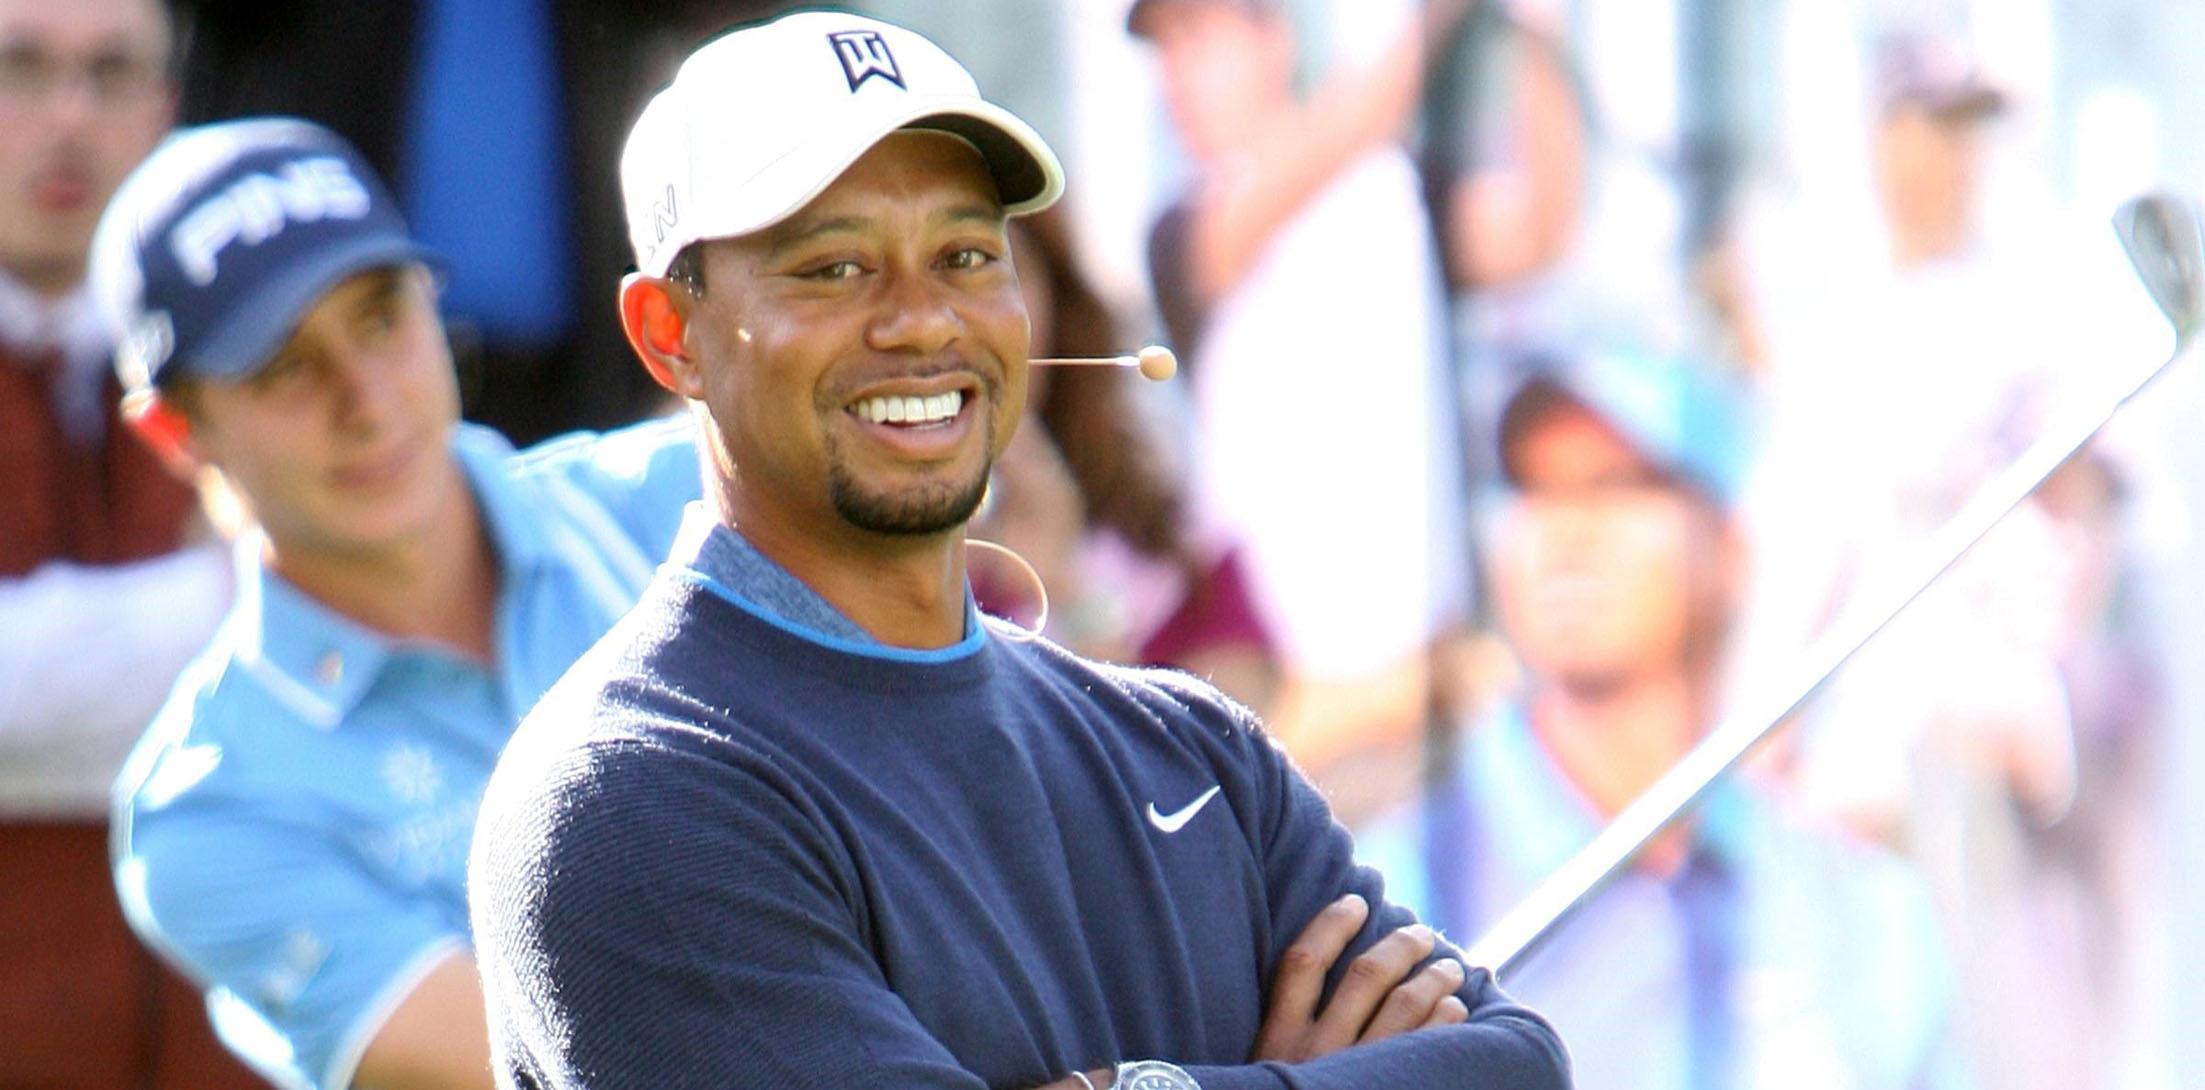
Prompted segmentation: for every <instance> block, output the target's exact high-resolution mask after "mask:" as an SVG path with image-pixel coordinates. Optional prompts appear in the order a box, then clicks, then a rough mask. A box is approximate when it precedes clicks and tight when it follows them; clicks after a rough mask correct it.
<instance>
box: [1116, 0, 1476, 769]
mask: <svg viewBox="0 0 2205 1090" xmlns="http://www.w3.org/2000/svg"><path fill="white" fill-rule="evenodd" d="M1469 6H1470V5H1469V4H1467V3H1463V2H1460V0H1438V2H1434V3H1432V4H1430V5H1428V6H1423V7H1420V8H1419V9H1418V10H1417V11H1415V12H1414V13H1413V17H1412V18H1410V19H1409V20H1408V21H1407V22H1406V23H1405V24H1404V26H1403V27H1402V28H1401V30H1400V31H1399V33H1398V34H1397V35H1396V36H1395V37H1394V39H1393V40H1392V43H1391V44H1390V45H1389V47H1388V48H1387V49H1386V51H1385V53H1384V54H1383V55H1382V56H1381V57H1379V58H1378V59H1377V60H1376V61H1375V62H1374V63H1372V64H1370V65H1368V66H1367V67H1353V68H1348V69H1344V70H1342V71H1341V72H1340V74H1338V75H1335V76H1333V77H1331V78H1330V79H1328V80H1327V81H1325V82H1324V83H1323V84H1322V85H1321V86H1319V87H1317V88H1316V89H1315V90H1314V91H1313V92H1312V93H1311V94H1310V95H1309V96H1308V97H1307V98H1306V99H1298V98H1297V97H1296V95H1295V91H1294V68H1295V61H1296V41H1295V36H1294V30H1293V27H1292V25H1291V21H1290V19H1289V18H1288V15H1287V13H1286V12H1284V11H1283V10H1281V8H1280V6H1279V5H1278V4H1276V3H1272V2H1267V0H1141V2H1139V3H1136V4H1134V5H1133V7H1132V10H1131V12H1130V14H1129V16H1128V20H1129V21H1128V26H1129V28H1130V29H1131V31H1132V32H1133V33H1134V34H1135V35H1137V36H1139V37H1141V38H1144V39H1146V40H1148V41H1149V42H1151V43H1153V44H1154V46H1155V49H1156V55H1157V58H1158V61H1159V62H1160V65H1161V72H1162V76H1163V87H1164V92H1165V99H1166V103H1167V105H1168V106H1169V107H1170V114H1171V119H1172V122H1173V124H1174V126H1175V127H1176V129H1177V131H1178V134H1179V139H1180V143H1181V144H1182V145H1183V147H1184V149H1185V151H1186V152H1187V154H1188V156H1189V157H1190V159H1191V160H1192V166H1193V175H1192V180H1191V184H1190V186H1189V188H1188V189H1187V191H1186V192H1185V193H1184V194H1183V195H1182V196H1181V197H1180V198H1179V200H1178V201H1177V202H1176V203H1175V204H1173V205H1172V206H1171V207H1170V209H1168V210H1167V211H1166V212H1165V213H1164V215H1163V217H1162V219H1161V220H1160V221H1159V222H1158V223H1157V225H1156V228H1155V232H1154V234H1153V236H1152V238H1151V246H1150V253H1151V264H1152V271H1153V274H1154V282H1155V285H1156V292H1157V300H1158V303H1159V304H1160V306H1161V308H1162V310H1163V313H1164V316H1165V319H1166V323H1167V325H1168V326H1169V328H1170V330H1171V336H1172V340H1173V342H1174V345H1175V347H1177V348H1178V349H1179V352H1180V356H1181V359H1182V361H1183V362H1184V363H1185V365H1186V366H1187V370H1188V373H1189V380H1190V381H1191V383H1192V386H1193V391H1194V404H1195V425H1196V432H1195V436H1196V438H1195V442H1196V446H1197V469H1196V474H1195V476H1196V481H1197V491H1196V500H1195V502H1196V503H1197V504H1198V505H1199V509H1200V517H1202V518H1212V519H1215V520H1216V521H1217V522H1218V523H1219V524H1221V525H1222V526H1223V527H1224V529H1225V530H1226V531H1227V532H1228V533H1230V534H1231V535H1233V536H1234V537H1236V538H1237V539H1238V540H1240V541H1242V542H1244V543H1245V547H1246V549H1247V552H1246V556H1247V560H1248V574H1249V578H1250V582H1251V583H1252V585H1253V586H1254V589H1255V598H1256V603H1257V607H1258V609H1259V611H1260V613H1261V616H1262V618H1263V620H1264V622H1265V623H1266V625H1267V626H1268V627H1269V628H1270V630H1271V631H1272V633H1273V634H1274V635H1275V636H1276V638H1277V639H1278V643H1279V649H1280V657H1281V663H1282V667H1283V669H1284V678H1285V688H1284V689H1283V691H1282V694H1281V697H1280V700H1279V702H1278V703H1277V705H1276V706H1275V707H1274V709H1273V714H1272V716H1271V718H1270V720H1269V722H1270V725H1271V727H1272V729H1273V731H1274V732H1275V734H1276V735H1277V736H1278V737H1279V738H1280V739H1281V740H1282V741H1283V742H1284V744H1285V745H1287V747H1288V748H1290V749H1291V750H1293V751H1294V753H1295V755H1296V757H1297V758H1298V759H1299V760H1300V761H1301V762H1302V763H1303V764H1304V766H1305V767H1306V768H1308V769H1309V770H1310V772H1311V774H1312V776H1313V777H1315V778H1317V779H1318V780H1319V781H1320V782H1324V783H1327V785H1328V786H1332V785H1334V784H1335V783H1337V782H1339V777H1340V774H1339V770H1338V769H1337V768H1334V767H1333V766H1334V765H1335V763H1336V762H1338V761H1341V760H1343V759H1345V758H1347V757H1348V756H1349V755H1351V754H1352V753H1354V752H1355V751H1356V750H1359V749H1364V748H1367V747H1373V746H1384V745H1386V744H1388V743H1392V742H1399V741H1401V740H1403V739H1412V740H1413V739H1414V738H1415V737H1416V734H1417V731H1418V728H1420V727H1421V725H1422V723H1423V715H1424V709H1425V705H1426V696H1427V669H1426V665H1427V654H1426V651H1427V647H1428V645H1429V643H1430V642H1431V641H1432V640H1433V638H1434V637H1435V635H1436V634H1437V633H1438V632H1439V631H1441V630H1442V629H1443V628H1444V627H1445V626H1447V625H1448V624H1450V623H1453V622H1455V621H1457V620H1459V619H1460V618H1461V617H1462V616H1463V614H1464V613H1465V612H1466V610H1467V604H1466V601H1465V599H1466V597H1467V587H1466V583H1467V579H1466V578H1465V577H1464V573H1463V572H1462V571H1461V568H1462V565H1461V564H1460V562H1459V561H1458V560H1457V559H1456V557H1457V555H1458V553H1459V551H1460V547H1461V535H1460V524H1461V510H1460V507H1461V499H1462V498H1461V487H1460V483H1459V476H1458V472H1459V466H1458V465H1457V462H1458V459H1457V458H1456V456H1455V454H1454V452H1455V451H1456V449H1457V446H1456V442H1455V422H1454V413H1453V411H1452V408H1451V405H1450V403H1449V399H1448V398H1447V397H1446V396H1444V392H1445V391H1446V390H1448V389H1449V387H1448V384H1447V377H1446V372H1445V368H1446V354H1445V350H1444V341H1445V330H1444V324H1443V304H1442V300H1441V286H1440V276H1439V259H1438V255H1437V253H1436V248H1435V246H1434V244H1433V238H1432V228H1431V222H1430V219H1429V217H1428V216H1427V215H1426V212H1425V209H1424V206H1423V202H1422V200H1421V198H1420V196H1419V183H1418V178H1417V174H1416V169H1415V167H1414V165H1413V164H1412V163H1411V162H1410V160H1409V157H1408V155H1407V153H1406V152H1404V151H1403V150H1402V149H1401V148H1400V147H1399V146H1398V144H1397V140H1398V139H1399V137H1400V136H1401V135H1402V132H1403V130H1404V128H1405V127H1406V125H1407V123H1408V120H1409V117H1410V115H1411V114H1412V112H1413V110H1414V108H1415V105H1416V103H1417V101H1418V94H1419V92H1420V90H1421V88H1422V86H1423V79H1422V77H1423V73H1424V72H1425V70H1426V60H1427V58H1426V56H1425V51H1426V49H1427V48H1429V46H1430V44H1431V43H1434V42H1439V41H1444V40H1446V34H1447V31H1448V30H1449V29H1451V28H1452V27H1453V25H1454V24H1455V22H1456V21H1457V20H1459V19H1460V18H1462V17H1463V15H1464V13H1465V11H1466V9H1467V8H1468V7H1469ZM1335 803H1336V805H1337V806H1339V807H1340V808H1341V809H1344V810H1350V811H1352V810H1353V809H1355V806H1354V805H1353V804H1352V802H1351V801H1350V800H1347V799H1339V798H1336V799H1335Z"/></svg>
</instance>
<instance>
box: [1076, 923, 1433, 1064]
mask: <svg viewBox="0 0 2205 1090" xmlns="http://www.w3.org/2000/svg"><path fill="white" fill-rule="evenodd" d="M1369 917H1370V905H1369V903H1368V902H1365V901H1364V900H1363V899H1362V898H1361V897H1358V896H1356V895H1354V894H1349V895H1347V896H1345V897H1342V898H1340V899H1339V900H1337V901H1334V902H1333V903H1332V904H1330V905H1327V906H1326V907H1325V910H1324V911H1322V912H1320V913H1318V914H1317V918H1316V919H1314V920H1312V921H1310V924H1309V927H1308V928H1307V929H1306V930H1304V931H1303V932H1302V934H1301V937H1300V938H1298V939H1296V940H1295V941H1294V944H1293V945H1292V946H1289V947H1288V948H1287V950H1286V953H1285V955H1284V956H1283V957H1281V958H1280V959H1279V971H1278V977H1277V979H1276V980H1275V981H1274V982H1273V983H1272V985H1271V995H1270V1000H1269V1002H1268V1004H1267V1005H1266V1007H1265V1010H1264V1019H1263V1028H1262V1029H1261V1030H1260V1031H1259V1032H1258V1033H1257V1035H1256V1047H1255V1051H1254V1052H1253V1053H1251V1054H1250V1056H1249V1059H1250V1060H1251V1061H1252V1062H1256V1063H1263V1062H1270V1061H1276V1062H1279V1063H1300V1062H1303V1061H1305V1060H1313V1059H1316V1058H1317V1057H1319V1056H1327V1055H1330V1054H1332V1053H1335V1052H1338V1051H1340V1050H1342V1049H1345V1048H1350V1047H1353V1046H1355V1045H1359V1044H1368V1043H1370V1042H1373V1041H1381V1040H1384V1039H1386V1038H1388V1037H1394V1036H1398V1035H1400V1034H1404V1033H1410V1032H1414V1031H1416V1030H1420V1029H1429V1028H1432V1027H1435V1026H1452V1025H1459V1024H1461V1023H1462V1022H1463V1021H1464V1020H1466V1019H1468V1018H1469V1017H1470V1008H1469V1006H1468V1005H1467V1004H1465V1003H1463V1001H1462V999H1461V997H1459V996H1457V995H1456V994H1455V990H1456V989H1458V988H1460V987H1462V985H1463V983H1464V978H1465V971H1464V969H1463V966H1462V963H1461V962H1459V961H1456V960H1455V959H1453V958H1441V959H1439V960H1437V961H1432V962H1430V963H1429V964H1425V965H1424V967H1423V968H1422V969H1419V968H1417V966H1418V965H1419V964H1420V963H1423V962H1425V960H1426V959H1427V958H1430V957H1431V955H1432V953H1433V951H1434V949H1435V948H1436V947H1437V945H1438V937H1437V936H1435V935H1434V934H1433V933H1432V931H1431V929H1430V928H1427V927H1424V926H1423V925H1421V924H1419V925H1415V926H1411V927H1404V928H1401V929H1399V930H1397V931H1395V932H1393V933H1392V934H1390V935H1388V936H1386V937H1385V938H1384V939H1381V940H1379V942H1378V943H1377V944H1376V945H1374V946H1372V947H1371V948H1370V949H1368V950H1366V951H1364V952H1363V953H1362V954H1360V955H1357V956H1356V957H1355V959H1354V960H1353V961H1351V962H1349V964H1348V967H1347V970H1346V971H1345V973H1344V974H1343V976H1342V977H1341V981H1340V987H1339V989H1338V990H1337V991H1335V992H1334V993H1333V995H1332V998H1331V1000H1330V1001H1329V1002H1327V1001H1325V999H1324V984H1325V977H1326V975H1327V974H1328V973H1330V972H1331V971H1332V969H1333V966H1334V965H1336V964H1338V962H1339V960H1340V957H1341V955H1343V954H1345V953H1347V949H1348V944H1349V943H1350V942H1353V941H1354V939H1355V936H1356V934H1357V933H1358V932H1360V931H1361V930H1362V927H1363V923H1364V922H1365V921H1366V920H1368V919H1369ZM1134 1058H1136V1057H1128V1059H1134ZM1086 1074H1087V1077H1088V1079H1089V1080H1090V1082H1091V1083H1092V1084H1093V1086H1095V1087H1105V1086H1109V1085H1110V1083H1111V1079H1112V1075H1113V1072H1112V1071H1111V1069H1109V1068H1098V1069H1096V1070H1094V1071H1089V1072H1087V1073H1086ZM1037 1090H1089V1087H1088V1086H1086V1085H1083V1084H1082V1083H1081V1082H1080V1080H1079V1079H1078V1078H1076V1077H1070V1076H1067V1077H1066V1078H1063V1079H1059V1080H1057V1081H1056V1082H1052V1083H1049V1084H1048V1085H1046V1086H1043V1087H1039V1088H1037Z"/></svg>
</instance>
